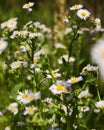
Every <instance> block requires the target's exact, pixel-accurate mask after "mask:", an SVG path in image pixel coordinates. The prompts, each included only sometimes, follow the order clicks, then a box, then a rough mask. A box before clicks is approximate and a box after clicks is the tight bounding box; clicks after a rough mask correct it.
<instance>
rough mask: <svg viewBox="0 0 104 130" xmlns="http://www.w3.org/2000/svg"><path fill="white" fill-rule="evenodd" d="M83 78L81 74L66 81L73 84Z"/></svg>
mask: <svg viewBox="0 0 104 130" xmlns="http://www.w3.org/2000/svg"><path fill="white" fill-rule="evenodd" d="M82 80H83V77H82V76H79V77H72V78H71V79H68V81H67V82H68V83H70V84H74V83H77V82H79V81H82Z"/></svg>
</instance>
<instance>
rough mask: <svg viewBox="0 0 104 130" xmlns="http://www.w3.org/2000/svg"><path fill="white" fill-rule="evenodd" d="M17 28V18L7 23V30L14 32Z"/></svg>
mask: <svg viewBox="0 0 104 130" xmlns="http://www.w3.org/2000/svg"><path fill="white" fill-rule="evenodd" d="M16 27H17V18H11V19H9V20H8V22H7V28H8V29H9V30H11V31H12V30H14V29H15V28H16Z"/></svg>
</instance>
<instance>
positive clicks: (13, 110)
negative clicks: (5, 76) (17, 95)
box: [8, 102, 18, 115]
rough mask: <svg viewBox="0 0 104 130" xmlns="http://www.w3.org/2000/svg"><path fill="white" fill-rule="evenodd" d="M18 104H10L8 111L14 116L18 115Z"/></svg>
mask: <svg viewBox="0 0 104 130" xmlns="http://www.w3.org/2000/svg"><path fill="white" fill-rule="evenodd" d="M17 107H18V104H17V103H16V102H13V103H11V104H9V106H8V110H9V111H11V112H12V113H13V114H14V115H16V114H17V113H18V108H17Z"/></svg>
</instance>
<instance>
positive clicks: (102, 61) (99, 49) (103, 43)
mask: <svg viewBox="0 0 104 130" xmlns="http://www.w3.org/2000/svg"><path fill="white" fill-rule="evenodd" d="M91 57H92V60H93V62H95V63H96V64H97V65H98V67H99V71H100V74H101V77H102V78H104V40H103V39H102V40H99V41H98V43H97V44H95V45H94V46H93V47H92V49H91Z"/></svg>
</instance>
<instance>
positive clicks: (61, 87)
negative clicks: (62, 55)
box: [49, 81, 71, 94]
mask: <svg viewBox="0 0 104 130" xmlns="http://www.w3.org/2000/svg"><path fill="white" fill-rule="evenodd" d="M69 86H71V85H70V84H69V83H67V82H65V81H57V82H56V84H53V85H52V86H50V88H49V90H50V91H51V92H52V93H53V94H61V93H70V92H71V88H69Z"/></svg>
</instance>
